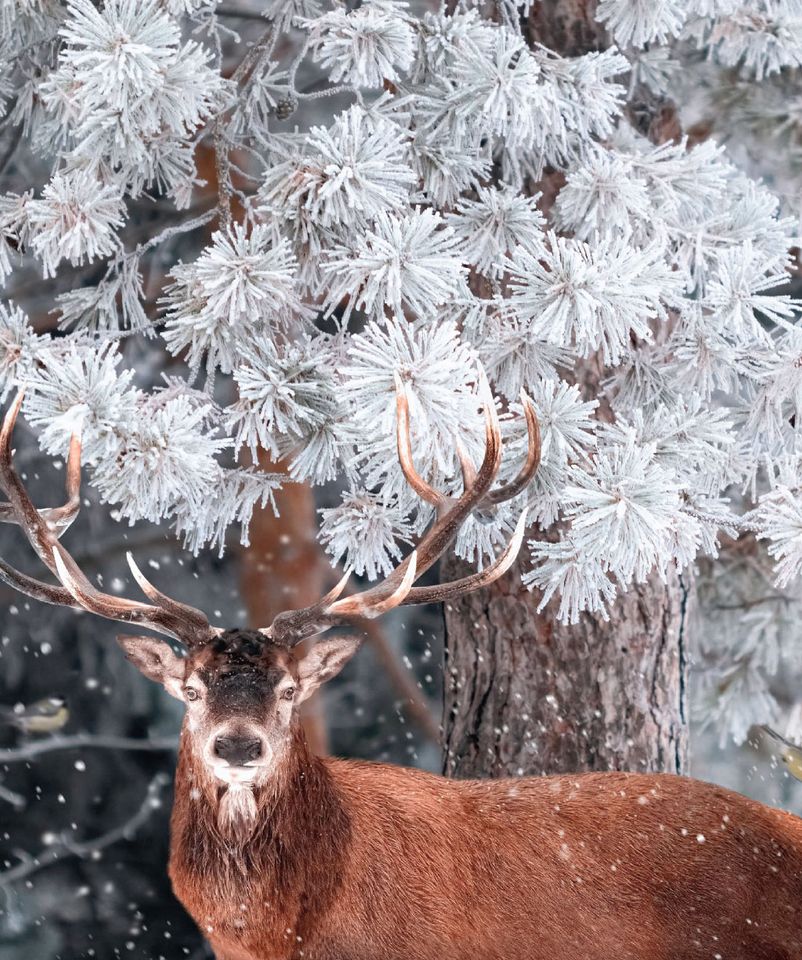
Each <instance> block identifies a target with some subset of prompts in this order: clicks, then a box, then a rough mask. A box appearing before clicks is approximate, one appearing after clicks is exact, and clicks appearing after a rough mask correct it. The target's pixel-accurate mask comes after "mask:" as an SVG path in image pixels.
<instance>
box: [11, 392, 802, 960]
mask: <svg viewBox="0 0 802 960" xmlns="http://www.w3.org/2000/svg"><path fill="white" fill-rule="evenodd" d="M19 407H20V400H19V398H18V399H17V401H16V403H15V405H14V406H13V408H12V409H11V411H10V412H9V414H8V415H7V417H6V419H5V423H4V426H3V430H2V435H1V436H0V483H2V486H3V487H4V489H5V492H6V495H7V497H8V500H9V503H8V504H5V505H3V506H2V507H0V517H2V519H4V520H7V521H10V522H13V523H17V524H19V526H20V527H21V528H22V530H23V531H24V532H25V534H26V535H27V537H28V539H29V541H30V543H31V544H32V546H33V548H34V549H35V550H36V552H37V553H38V554H39V556H40V557H41V559H42V560H43V561H44V563H45V565H46V566H47V567H49V568H50V570H51V572H52V573H53V574H54V575H55V577H56V578H57V579H58V581H59V584H60V585H59V586H56V585H50V584H48V583H44V582H42V581H39V580H35V579H33V578H31V577H28V576H26V575H24V574H22V573H20V572H18V571H16V570H14V569H13V568H11V567H9V566H8V565H7V564H5V563H2V562H0V570H1V571H2V576H3V578H4V579H5V581H6V582H7V583H9V584H11V585H12V586H14V587H16V588H18V589H19V590H22V591H23V592H25V593H27V594H29V595H30V596H33V597H36V598H38V599H40V600H44V601H47V602H49V603H57V604H70V605H74V606H78V607H82V608H84V609H86V610H90V611H92V612H93V613H97V614H100V615H101V616H104V617H108V618H110V619H113V620H120V621H123V622H126V623H132V624H134V623H135V624H141V625H143V626H146V627H149V628H151V629H153V630H156V631H159V632H160V633H163V634H167V635H168V636H169V637H172V638H174V639H175V640H178V641H180V642H181V643H182V644H183V645H184V646H185V647H186V651H187V656H186V657H181V656H178V655H177V654H176V653H175V652H174V651H173V650H172V649H171V647H170V646H169V645H167V644H166V643H164V642H163V641H161V640H157V639H156V638H154V637H122V638H120V643H121V645H122V647H123V649H124V650H125V653H126V655H127V656H128V658H129V659H130V660H131V661H132V662H133V663H134V664H135V665H136V666H137V667H138V668H139V669H140V670H141V671H142V672H143V673H144V674H145V675H146V676H147V677H150V678H151V679H153V680H156V681H158V682H159V683H162V684H163V685H164V686H165V688H166V689H167V690H168V692H169V693H171V694H172V695H173V696H174V697H177V698H178V699H180V700H182V701H184V702H185V703H186V717H185V720H184V724H183V730H182V734H181V744H180V750H179V758H178V770H177V774H176V784H175V805H174V809H173V813H172V845H171V854H170V876H171V878H172V882H173V886H174V888H175V892H176V893H177V895H178V897H179V898H180V899H181V901H182V902H183V903H184V905H185V906H186V908H187V909H188V910H189V912H190V913H191V914H192V916H193V917H194V918H195V920H196V921H197V923H198V925H199V927H200V929H201V930H202V931H203V933H204V934H205V936H206V937H207V938H208V940H209V942H210V944H211V945H212V947H213V949H214V951H215V955H216V956H217V957H218V958H219V960H279V958H281V960H289V958H302V957H303V958H307V960H465V958H469V960H553V958H555V957H559V958H560V960H612V958H615V960H625V958H626V960H691V958H694V960H695V958H698V960H715V958H720V960H794V958H802V820H799V819H796V818H795V817H793V816H790V815H789V814H786V813H782V812H780V811H778V810H773V809H770V808H768V807H765V806H762V805H761V804H759V803H754V802H752V801H750V800H747V799H746V798H744V797H741V796H739V795H738V794H735V793H731V792H729V791H727V790H724V789H721V788H720V787H716V786H711V785H709V784H705V783H701V782H698V781H694V780H689V779H684V778H682V777H677V776H670V775H646V774H634V773H633V774H625V773H601V774H584V775H577V776H557V777H542V778H528V779H520V780H497V781H489V782H458V781H449V780H446V779H443V778H441V777H437V776H432V775H430V774H427V773H422V772H420V771H416V770H407V769H403V768H399V767H393V766H386V765H382V764H373V763H362V762H356V761H346V760H336V759H330V758H319V757H315V756H312V755H310V753H309V751H308V749H307V746H306V743H305V742H304V739H303V735H302V732H301V728H300V725H299V721H298V711H297V708H298V705H299V704H300V703H301V702H302V701H303V700H305V699H306V698H307V697H308V696H309V695H310V694H311V693H312V691H314V690H315V689H316V688H317V687H318V686H319V685H320V684H321V683H323V682H324V681H326V680H328V679H330V678H331V677H332V676H334V675H335V674H336V673H337V671H338V670H340V668H341V667H342V666H343V664H344V663H345V662H346V661H347V660H348V659H349V658H350V657H351V656H353V654H354V653H355V652H356V650H357V648H358V646H359V640H358V639H357V638H356V637H354V636H339V637H333V638H329V639H323V640H320V641H319V642H318V643H317V644H316V645H314V646H313V647H312V648H311V649H310V651H309V652H308V653H307V654H306V655H305V656H303V657H302V658H299V657H297V656H294V655H293V647H294V646H295V645H296V644H297V643H298V642H299V641H301V640H303V639H307V638H310V637H312V636H314V635H316V634H319V633H322V632H323V631H325V630H327V629H328V628H329V627H332V626H338V625H349V624H354V625H358V623H359V620H360V619H361V618H365V617H375V616H378V615H379V614H381V613H383V612H384V611H386V610H389V609H391V608H392V607H396V606H398V605H399V604H404V603H423V602H430V601H437V600H447V599H448V598H449V597H454V596H456V595H458V594H459V593H461V592H462V591H465V590H473V589H477V588H479V587H481V586H482V585H483V584H486V583H489V582H491V581H492V580H494V579H495V578H497V577H498V576H500V575H501V574H502V573H503V572H504V570H505V569H507V568H508V566H509V564H510V563H511V562H512V559H513V557H514V555H515V553H516V551H517V550H518V548H519V545H520V542H521V539H522V536H523V530H524V523H525V519H524V518H523V517H522V518H521V520H520V522H519V523H518V526H517V529H516V532H515V536H514V537H513V539H512V542H511V544H510V546H509V547H508V548H507V549H506V550H505V551H504V552H503V553H502V554H501V556H500V557H499V558H498V559H497V560H496V562H495V563H494V564H493V565H492V566H490V567H489V568H488V569H487V570H485V571H484V572H482V573H477V574H474V575H473V576H469V577H466V578H465V579H463V580H461V581H458V582H455V583H447V584H444V585H442V586H433V587H425V586H423V587H421V586H418V587H416V586H413V581H414V580H415V579H416V577H418V576H419V575H420V574H421V573H423V571H424V570H427V569H429V567H431V566H432V564H433V563H434V562H435V560H436V559H437V557H438V556H440V555H441V554H442V552H443V550H444V549H445V548H446V547H447V546H448V545H449V543H450V542H451V541H452V540H453V538H454V535H455V533H456V531H457V528H458V527H459V525H460V524H461V523H462V522H463V521H464V520H465V519H466V518H467V517H468V516H469V514H470V513H471V512H472V511H473V510H475V509H477V508H478V507H481V506H483V505H484V506H487V505H490V504H493V503H497V502H499V501H501V500H504V499H506V498H508V497H511V496H514V495H515V494H516V493H518V492H519V491H520V490H522V489H523V487H524V486H525V485H526V483H527V482H528V480H529V479H530V477H531V476H532V474H533V473H534V471H535V470H536V469H537V465H538V460H539V432H538V424H537V420H536V417H535V414H534V411H533V409H532V407H531V404H529V403H528V402H525V403H524V409H525V412H526V416H527V422H528V428H529V439H530V444H529V454H528V458H527V462H526V463H525V464H524V466H523V468H522V470H521V472H520V474H519V475H518V477H517V478H516V480H515V481H514V482H512V483H511V484H509V485H508V486H507V487H505V488H500V489H496V490H492V489H491V487H492V484H493V481H494V478H495V476H496V473H497V470H498V467H499V462H500V457H501V447H500V438H499V428H498V422H497V419H496V413H495V409H494V407H493V403H492V400H488V401H486V402H485V416H486V424H487V427H486V450H485V455H484V460H483V462H482V464H481V467H480V468H479V470H478V471H475V472H474V470H473V469H472V467H471V465H470V463H469V462H468V459H467V458H466V457H464V456H463V457H462V460H463V472H464V476H465V489H464V492H463V494H462V495H461V496H460V497H459V498H455V499H450V498H446V497H445V496H443V495H441V494H439V493H437V492H436V491H435V490H433V489H432V488H431V487H430V486H429V485H428V484H427V483H426V482H425V481H424V479H423V478H422V477H421V476H420V475H418V474H417V473H416V471H415V468H414V466H413V463H412V456H411V450H410V441H409V420H408V408H407V399H406V395H405V393H404V389H403V388H399V392H398V453H399V457H400V460H401V465H402V467H403V470H404V473H405V475H406V477H407V479H408V481H409V482H410V483H411V485H412V486H413V487H414V488H415V490H416V491H417V492H418V493H419V494H420V495H421V496H422V497H423V498H424V499H425V500H427V501H429V502H430V503H432V504H433V505H434V506H435V507H436V511H437V517H436V519H435V521H434V523H433V525H432V527H431V529H430V530H429V531H428V533H426V534H425V535H424V536H423V537H422V539H421V540H420V543H419V544H418V547H417V549H416V550H415V551H413V552H412V553H411V554H410V555H409V556H408V557H407V558H406V559H405V560H404V562H403V563H401V564H400V566H399V567H398V568H397V569H396V570H395V571H394V572H393V573H392V574H391V575H390V576H389V577H388V578H387V580H385V581H384V582H383V583H381V584H379V585H377V586H374V587H372V588H371V589H368V590H367V591H366V592H364V593H362V594H361V595H359V596H354V597H346V598H342V599H340V598H339V597H340V594H341V593H342V590H343V588H344V583H343V582H341V583H340V584H338V586H337V587H336V588H335V589H334V590H333V591H332V592H331V593H329V594H328V595H327V596H325V597H324V598H323V599H322V600H321V601H320V602H319V603H317V604H315V605H313V606H311V607H308V608H306V609H303V610H294V611H291V612H285V613H282V614H280V615H279V616H277V617H276V618H275V620H274V621H273V623H272V625H271V626H270V627H268V628H266V629H263V630H226V631H221V630H217V629H214V628H212V627H211V626H210V625H209V622H208V620H207V619H206V617H205V616H204V615H203V614H202V613H201V612H199V611H198V610H195V609H193V608H191V607H187V606H184V605H183V604H181V603H177V602H175V601H174V600H170V599H168V598H167V597H166V596H164V595H163V594H162V593H160V592H159V591H158V590H157V589H156V588H155V587H153V586H152V585H151V584H150V583H149V582H148V581H147V580H146V579H145V578H144V576H143V575H142V574H141V572H140V571H139V570H138V569H137V567H136V566H135V565H134V563H133V561H131V568H132V571H133V574H134V577H135V578H136V580H137V582H138V583H139V585H140V587H141V588H142V590H143V592H144V593H145V595H146V596H147V597H148V599H149V600H150V601H151V603H149V604H148V603H142V602H135V601H131V600H123V599H119V598H118V597H113V596H109V595H107V594H104V593H101V592H100V591H99V590H98V589H96V588H95V587H94V586H93V585H92V583H91V582H90V581H89V580H88V579H87V578H86V576H85V575H84V574H83V573H82V572H81V571H80V569H79V568H78V566H77V565H76V563H75V561H74V560H73V559H72V557H71V556H70V555H69V553H67V551H66V550H65V549H64V548H63V547H61V546H60V545H59V538H60V536H61V534H62V533H63V532H64V530H65V529H66V528H67V526H68V525H69V523H70V522H71V521H72V519H73V518H74V517H75V514H76V513H77V511H78V506H79V499H78V485H79V473H80V444H79V441H78V440H77V439H74V440H73V442H72V445H71V450H70V456H69V461H68V469H67V495H68V498H67V502H66V503H65V505H64V506H62V507H59V508H56V509H50V510H41V511H39V510H37V509H36V508H35V507H34V506H33V504H32V503H31V500H30V499H29V497H28V495H27V493H26V491H25V489H24V486H23V484H22V482H21V480H20V478H19V477H18V475H17V474H16V472H15V471H14V468H13V467H12V463H11V447H10V443H11V431H12V428H13V426H14V421H15V419H16V417H17V413H18V411H19Z"/></svg>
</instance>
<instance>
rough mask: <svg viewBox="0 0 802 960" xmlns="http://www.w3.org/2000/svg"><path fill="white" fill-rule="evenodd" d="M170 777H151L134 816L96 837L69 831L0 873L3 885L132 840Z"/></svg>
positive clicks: (156, 806)
mask: <svg viewBox="0 0 802 960" xmlns="http://www.w3.org/2000/svg"><path fill="white" fill-rule="evenodd" d="M168 782H169V777H168V776H167V775H166V774H164V773H157V774H156V776H155V777H154V778H153V779H152V780H151V781H150V784H149V786H148V790H147V794H146V795H145V799H144V800H143V802H142V804H141V806H140V807H139V809H138V810H137V811H136V813H134V815H133V816H132V817H130V818H129V819H128V820H126V821H125V822H124V823H121V824H120V825H119V826H118V827H115V828H114V829H113V830H109V831H108V832H107V833H103V834H101V835H100V836H99V837H95V838H94V840H79V841H75V840H73V839H72V838H71V837H70V836H69V835H68V834H67V833H66V831H65V832H64V833H62V834H61V836H60V838H59V839H58V840H57V841H56V843H54V844H53V845H52V846H49V847H47V848H46V849H45V850H43V851H42V853H40V854H39V856H37V857H26V858H25V859H24V860H23V861H22V862H21V863H19V864H17V866H15V867H11V869H10V870H6V871H4V872H3V873H0V887H7V886H8V885H9V884H11V883H16V882H18V881H19V880H24V879H26V878H28V877H30V876H32V875H33V874H35V873H39V871H40V870H44V869H45V868H46V867H50V866H52V865H53V864H54V863H58V862H59V861H61V860H64V859H66V858H68V857H81V858H83V857H88V856H90V855H91V854H94V853H98V852H99V851H101V850H105V848H106V847H110V846H112V844H115V843H117V842H118V841H120V840H130V839H131V838H132V837H133V836H134V834H135V833H136V832H137V830H139V829H140V827H142V826H143V825H144V824H145V823H147V821H148V820H149V819H150V817H151V816H152V814H153V811H154V810H157V809H158V808H159V807H160V806H161V793H162V790H163V789H164V787H165V785H166V784H167V783H168Z"/></svg>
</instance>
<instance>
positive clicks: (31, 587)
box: [0, 560, 76, 607]
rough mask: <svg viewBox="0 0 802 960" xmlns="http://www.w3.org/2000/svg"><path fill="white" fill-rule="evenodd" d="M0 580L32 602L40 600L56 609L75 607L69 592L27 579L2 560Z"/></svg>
mask: <svg viewBox="0 0 802 960" xmlns="http://www.w3.org/2000/svg"><path fill="white" fill-rule="evenodd" d="M0 580H2V581H3V583H5V584H8V586H9V587H12V588H13V589H14V590H18V591H19V592H20V593H24V594H25V595H26V596H28V597H31V598H32V599H34V600H41V601H42V603H52V604H54V605H55V606H57V607H75V606H76V604H75V601H74V600H73V598H72V595H71V594H70V592H69V590H65V589H64V587H57V586H55V585H54V584H50V583H45V582H44V581H43V580H36V579H35V578H34V577H29V576H28V574H27V573H22V572H21V571H20V570H15V569H14V567H10V566H9V565H8V564H7V563H6V562H5V561H4V560H0Z"/></svg>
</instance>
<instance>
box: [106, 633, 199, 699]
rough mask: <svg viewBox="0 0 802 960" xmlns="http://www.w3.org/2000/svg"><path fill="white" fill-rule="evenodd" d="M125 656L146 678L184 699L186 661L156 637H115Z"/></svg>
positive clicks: (176, 696)
mask: <svg viewBox="0 0 802 960" xmlns="http://www.w3.org/2000/svg"><path fill="white" fill-rule="evenodd" d="M117 643H119V645H120V646H121V647H122V648H123V652H124V653H125V656H126V657H127V658H128V659H129V660H130V661H131V663H133V665H134V666H135V667H136V668H137V670H139V671H140V672H141V673H144V674H145V676H146V677H147V678H148V680H155V681H156V683H160V684H161V685H162V686H163V687H164V689H165V690H166V691H167V692H168V693H169V694H171V695H172V696H174V697H175V698H176V699H178V700H183V699H184V690H183V683H184V677H185V675H186V667H187V661H186V660H185V659H184V658H183V657H179V656H178V654H177V653H176V652H175V651H174V650H173V648H172V647H171V646H170V645H169V644H168V643H165V642H164V641H163V640H157V639H156V637H122V636H121V637H117Z"/></svg>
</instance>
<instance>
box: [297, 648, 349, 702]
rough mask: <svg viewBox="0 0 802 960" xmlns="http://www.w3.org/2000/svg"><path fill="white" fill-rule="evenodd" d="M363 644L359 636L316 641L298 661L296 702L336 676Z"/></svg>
mask: <svg viewBox="0 0 802 960" xmlns="http://www.w3.org/2000/svg"><path fill="white" fill-rule="evenodd" d="M361 644H362V640H361V639H360V638H359V637H331V639H329V640H321V641H320V642H319V643H316V644H315V645H314V646H313V647H312V649H311V650H310V651H309V653H307V654H306V656H305V657H303V659H301V660H299V661H298V694H297V696H296V698H295V702H296V703H302V702H303V701H304V700H306V698H307V697H309V696H311V695H312V694H313V693H314V692H315V690H317V688H318V687H319V686H320V685H321V684H322V683H325V682H326V681H327V680H331V678H332V677H335V676H336V675H337V674H338V673H339V672H340V670H342V668H343V667H344V666H345V665H346V663H348V661H349V660H350V659H351V657H353V655H354V654H355V653H356V652H357V650H358V649H359V647H360V646H361Z"/></svg>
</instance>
